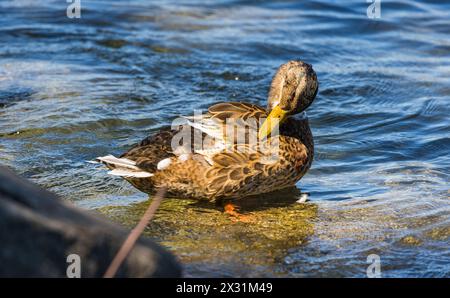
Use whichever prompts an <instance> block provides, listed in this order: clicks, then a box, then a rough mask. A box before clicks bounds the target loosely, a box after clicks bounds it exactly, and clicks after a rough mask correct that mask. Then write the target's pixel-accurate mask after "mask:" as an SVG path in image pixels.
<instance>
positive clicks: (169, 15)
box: [0, 0, 450, 277]
mask: <svg viewBox="0 0 450 298" xmlns="http://www.w3.org/2000/svg"><path fill="white" fill-rule="evenodd" d="M81 2H82V11H81V19H68V18H67V17H66V13H65V11H66V5H67V4H66V3H65V1H59V0H58V1H56V0H55V1H48V0H47V1H41V0H15V1H0V163H1V164H6V165H8V166H10V167H12V168H13V169H15V170H16V171H17V172H18V173H20V174H21V175H23V176H24V177H26V178H29V179H31V180H33V181H35V182H37V183H38V184H40V185H42V186H43V187H45V188H48V189H50V190H52V191H54V192H56V193H58V194H59V195H60V196H61V197H62V198H64V199H66V200H70V201H72V202H74V203H75V204H77V205H79V206H82V207H84V208H89V209H96V210H100V211H101V212H103V213H105V214H107V215H108V216H110V217H111V218H113V219H116V220H118V221H121V222H123V223H125V224H128V225H130V226H132V225H133V224H134V223H135V222H136V221H137V220H138V216H139V214H141V212H142V208H144V207H145V204H146V203H145V202H144V203H143V202H142V201H145V200H146V199H147V197H146V195H144V194H142V193H140V192H138V191H136V190H134V189H133V188H132V187H131V186H130V185H128V184H127V183H125V182H123V181H121V180H120V179H116V178H112V177H108V176H107V175H106V173H105V172H104V171H99V170H96V169H93V168H92V167H91V166H90V165H89V164H86V163H85V160H90V159H92V158H94V157H96V156H100V155H105V154H108V153H112V154H120V153H121V152H123V151H125V150H127V149H128V148H129V147H130V146H131V145H132V144H133V143H135V142H137V141H138V140H140V139H142V138H144V137H145V136H146V135H148V134H150V133H152V132H154V131H156V130H158V129H159V128H160V127H162V126H164V125H167V124H170V121H171V119H172V118H173V117H175V116H177V115H179V114H190V113H191V112H192V111H193V110H194V109H198V108H206V107H207V106H208V105H210V104H211V103H213V102H216V101H223V100H230V101H231V100H233V101H247V102H253V103H258V104H261V105H264V104H265V101H266V95H267V91H268V86H269V83H270V80H271V77H272V75H273V73H274V71H275V69H276V67H278V66H279V65H280V64H282V63H284V62H286V61H288V60H290V59H295V58H299V59H302V60H304V61H306V62H309V63H311V64H313V66H314V69H315V71H316V72H317V75H318V78H319V81H320V90H319V94H318V97H317V99H316V101H315V102H314V104H313V105H312V106H311V107H310V108H309V109H308V115H309V118H310V123H311V127H312V131H313V134H314V136H315V144H316V157H315V162H314V163H313V167H312V169H311V170H310V172H309V173H308V174H307V175H306V176H305V177H304V178H303V179H302V180H301V181H300V182H299V183H298V187H300V188H301V189H302V191H305V192H309V193H310V194H311V196H310V199H311V202H310V203H309V204H307V205H306V206H307V207H299V206H298V205H299V204H297V205H295V204H285V205H283V204H276V203H275V202H272V203H271V202H270V200H269V202H266V201H264V202H265V203H264V204H268V205H267V206H268V208H269V207H270V208H269V209H267V210H268V211H267V210H266V211H264V210H262V211H255V210H253V211H254V212H255V213H257V214H259V216H260V220H258V223H254V224H241V223H239V224H233V223H229V222H227V221H226V218H224V217H223V215H222V214H221V213H220V212H219V211H218V210H216V209H214V208H213V207H211V206H206V207H202V208H198V207H192V206H196V205H195V203H192V202H190V203H189V204H188V203H186V202H178V201H177V200H173V199H170V200H168V201H167V203H166V204H167V206H163V207H164V208H163V209H161V211H160V212H161V213H160V214H159V215H158V217H157V219H156V222H155V223H153V224H152V225H151V226H150V227H149V229H148V231H147V234H148V235H150V236H153V237H155V238H156V239H157V240H158V241H160V242H161V243H163V244H165V245H167V246H169V247H170V249H171V250H172V251H173V252H174V253H175V254H176V255H177V256H178V257H179V258H180V259H181V260H182V261H183V263H184V264H185V266H186V274H187V275H189V276H210V275H214V276H221V275H231V276H233V275H238V276H273V275H277V276H278V275H287V276H365V273H366V268H367V266H368V264H367V263H366V259H367V256H368V255H369V254H372V253H375V254H378V255H379V256H380V258H381V270H382V275H383V276H414V277H418V276H436V277H437V276H446V277H449V276H450V253H449V249H448V247H449V244H450V239H449V237H450V217H449V215H450V205H449V195H450V189H449V177H450V157H449V154H448V148H449V146H450V137H449V132H450V129H449V127H450V120H449V114H450V108H449V104H448V103H449V99H450V34H449V32H450V4H444V3H440V2H441V1H421V2H415V1H396V2H392V1H382V5H381V9H382V10H381V18H380V19H378V20H373V19H369V18H368V17H367V15H366V9H367V6H368V4H367V3H365V1H351V2H348V1H345V2H342V1H308V2H306V1H272V2H267V3H266V2H262V1H231V0H229V1H225V0H224V1H205V3H204V4H202V2H203V1H194V0H191V1H176V2H175V1H161V2H153V1H143V0H135V1H87V0H83V1H81ZM341 2H342V3H341ZM273 199H274V200H275V199H277V197H276V196H274V198H273ZM139 202H140V203H139ZM142 204H144V205H142ZM177 204H178V205H177ZM260 204H262V203H260ZM256 205H258V203H256ZM112 206H117V207H112ZM141 207H142V208H141ZM253 209H254V208H253ZM305 210H309V211H305ZM311 210H313V211H311ZM258 212H260V213H258ZM296 212H297V213H296ZM305 212H306V213H305ZM171 214H176V215H181V216H182V215H183V214H187V215H189V219H192V220H188V219H186V220H184V221H176V220H175V219H174V218H175V217H174V216H171ZM286 214H288V215H289V216H288V218H286V217H285V216H284V215H286ZM291 215H292V216H291ZM294 215H295V216H294ZM297 215H298V216H300V217H298V218H297V217H296V216H297ZM208 216H210V217H209V218H210V221H207V222H206V223H204V222H202V223H201V224H200V223H199V224H198V225H197V224H196V223H198V221H196V219H202V218H205V217H207V218H208ZM211 219H214V220H211ZM277 220H278V223H279V224H278V225H274V226H272V225H271V224H276V223H274V221H277ZM268 222H270V224H268V225H266V223H268ZM285 222H286V223H289V225H286V226H289V227H290V230H289V232H286V229H285V228H284V226H283V225H284V223H285ZM214 223H216V224H214ZM186 225H188V226H186ZM227 225H229V227H227ZM252 225H253V226H252ZM152 227H153V229H152ZM297 228H298V229H299V233H298V239H297V238H296V235H295V233H293V231H294V232H295V229H297ZM219 229H220V230H221V231H222V232H223V233H217V231H218V230H219ZM271 229H272V230H271ZM270 231H274V234H276V236H279V237H278V238H277V237H275V236H274V235H271V236H270V235H269V236H267V235H266V234H265V233H268V232H270ZM219 235H220V236H219ZM224 235H229V236H227V237H225V236H224ZM261 235H265V236H264V237H263V236H261ZM274 239H275V240H274ZM292 240H293V241H292ZM202 241H204V242H202ZM265 241H267V243H266V242H265ZM273 241H276V242H273ZM237 242H239V245H237V244H236V243H237ZM212 243H214V245H215V246H214V254H212V253H211V250H208V245H212ZM255 243H256V244H260V243H261V244H262V243H265V244H268V245H266V246H264V245H263V246H262V247H260V246H258V247H256V248H255V247H254V245H255ZM274 243H276V245H275V244H274ZM194 244H195V245H194ZM272 244H273V245H272ZM262 252H263V253H262ZM272 254H273V255H274V256H275V257H274V258H273V260H271V261H265V260H266V259H265V258H262V257H261V256H267V255H272ZM243 259H245V261H243Z"/></svg>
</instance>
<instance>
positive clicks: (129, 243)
mask: <svg viewBox="0 0 450 298" xmlns="http://www.w3.org/2000/svg"><path fill="white" fill-rule="evenodd" d="M166 191H167V189H166V188H165V187H163V188H160V189H159V190H158V192H157V193H156V195H155V197H154V198H153V200H152V203H151V204H150V206H149V207H148V209H147V211H145V213H144V215H143V216H142V218H141V220H140V221H139V223H138V224H137V225H136V227H135V228H134V229H133V230H132V231H131V232H130V234H129V235H128V237H127V239H126V240H125V242H124V243H123V244H122V247H121V248H120V250H119V252H118V253H117V254H116V256H115V257H114V259H113V260H112V262H111V264H110V265H109V267H108V269H107V270H106V272H105V275H103V277H104V278H112V277H114V276H115V275H116V273H117V270H118V269H119V267H120V265H122V263H123V261H124V260H125V258H126V257H127V256H128V254H129V253H130V251H131V249H132V248H133V246H134V244H135V243H136V241H137V239H138V238H139V236H140V235H141V234H142V232H144V229H145V227H146V226H147V225H148V223H149V222H150V221H151V220H152V218H153V216H154V215H155V212H156V210H157V209H158V207H159V205H160V204H161V201H162V199H163V198H164V196H165V194H166Z"/></svg>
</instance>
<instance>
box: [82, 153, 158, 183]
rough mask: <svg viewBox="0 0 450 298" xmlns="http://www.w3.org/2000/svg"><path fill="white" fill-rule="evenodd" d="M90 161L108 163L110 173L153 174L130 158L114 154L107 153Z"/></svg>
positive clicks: (124, 174)
mask: <svg viewBox="0 0 450 298" xmlns="http://www.w3.org/2000/svg"><path fill="white" fill-rule="evenodd" d="M88 162H90V163H102V164H104V165H106V166H107V167H108V168H109V169H111V171H109V172H108V174H110V175H115V176H122V177H126V178H131V177H135V178H145V177H151V176H153V174H152V173H149V172H146V171H144V170H142V169H141V168H139V167H137V166H136V162H135V161H132V160H130V159H128V158H117V157H115V156H113V155H106V156H102V157H97V158H96V159H95V160H94V161H88Z"/></svg>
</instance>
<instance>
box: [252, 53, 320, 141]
mask: <svg viewBox="0 0 450 298" xmlns="http://www.w3.org/2000/svg"><path fill="white" fill-rule="evenodd" d="M318 88H319V83H318V82H317V75H316V73H315V72H314V70H313V68H312V66H311V65H310V64H308V63H305V62H302V61H289V62H288V63H285V64H283V65H281V66H280V68H279V69H278V71H277V72H276V74H275V76H274V77H273V80H272V84H271V86H270V91H269V99H268V100H269V102H268V106H267V110H268V111H269V116H267V119H266V121H265V122H264V123H263V125H262V126H261V127H260V129H259V138H260V139H263V138H265V137H266V136H268V135H269V134H270V132H271V131H272V130H273V128H274V127H275V126H276V125H281V124H282V123H283V121H284V120H286V119H287V118H288V117H289V116H291V115H295V114H298V113H301V112H303V111H304V110H306V108H308V107H309V106H310V105H311V103H312V102H313V101H314V98H315V97H316V94H317V90H318Z"/></svg>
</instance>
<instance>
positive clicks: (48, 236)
mask: <svg viewBox="0 0 450 298" xmlns="http://www.w3.org/2000/svg"><path fill="white" fill-rule="evenodd" d="M128 233H129V231H127V230H125V229H124V228H122V227H120V226H118V225H116V224H113V223H111V222H109V221H108V220H106V219H104V218H103V217H102V216H101V215H99V214H94V213H91V212H88V211H85V210H80V209H78V208H76V207H73V206H71V205H69V204H68V203H67V202H64V201H62V200H61V199H59V198H58V197H57V196H55V195H54V194H52V193H50V192H48V191H45V190H43V189H41V188H40V187H38V186H36V185H34V184H32V183H30V182H27V181H24V180H23V179H22V178H20V177H18V176H16V175H15V174H14V173H12V172H11V171H10V170H8V169H7V168H5V167H0V245H1V247H0V264H1V265H0V277H66V271H67V268H68V266H69V265H71V262H73V261H71V262H69V263H68V262H67V257H68V256H69V255H71V254H77V255H78V256H79V257H80V265H81V267H80V268H81V277H102V276H103V274H104V272H105V271H106V269H107V267H108V266H109V264H110V262H111V260H112V259H113V258H114V256H115V254H116V253H117V251H118V250H119V248H120V246H121V245H122V243H123V242H124V240H125V238H126V237H127V235H128ZM180 275H181V269H180V265H179V264H178V263H177V261H176V260H175V258H174V257H173V256H172V255H171V254H170V253H168V252H167V251H165V250H164V249H163V248H161V247H160V246H158V245H157V244H155V243H154V242H152V241H151V240H149V239H145V238H140V239H139V240H138V241H137V242H136V245H135V246H134V248H133V249H132V250H131V252H130V255H129V256H128V257H127V258H126V259H125V261H124V262H123V263H122V265H121V267H120V269H119V271H118V272H117V275H116V276H117V277H178V276H180Z"/></svg>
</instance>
